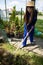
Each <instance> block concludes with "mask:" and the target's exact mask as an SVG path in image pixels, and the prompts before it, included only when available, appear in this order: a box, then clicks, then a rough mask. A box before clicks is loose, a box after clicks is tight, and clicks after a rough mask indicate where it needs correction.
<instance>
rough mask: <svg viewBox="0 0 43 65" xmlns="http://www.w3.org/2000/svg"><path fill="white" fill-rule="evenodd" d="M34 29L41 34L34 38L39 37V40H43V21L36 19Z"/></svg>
mask: <svg viewBox="0 0 43 65" xmlns="http://www.w3.org/2000/svg"><path fill="white" fill-rule="evenodd" d="M35 28H36V29H37V30H38V31H39V32H41V33H42V34H41V35H37V34H36V35H35V36H36V37H40V38H43V20H40V19H38V20H37V22H36V25H35Z"/></svg>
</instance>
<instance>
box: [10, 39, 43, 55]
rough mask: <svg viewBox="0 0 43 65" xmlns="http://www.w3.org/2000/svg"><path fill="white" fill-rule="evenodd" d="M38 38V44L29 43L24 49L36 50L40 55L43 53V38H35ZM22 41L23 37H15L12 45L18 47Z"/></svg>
mask: <svg viewBox="0 0 43 65" xmlns="http://www.w3.org/2000/svg"><path fill="white" fill-rule="evenodd" d="M35 40H36V42H35V43H36V45H34V46H33V45H30V44H28V45H27V46H26V47H24V48H22V49H23V50H26V51H29V52H30V51H31V52H34V53H37V54H39V55H43V39H41V38H35ZM20 42H21V39H15V38H14V40H13V41H11V42H10V44H11V45H13V46H15V47H18V45H19V44H20Z"/></svg>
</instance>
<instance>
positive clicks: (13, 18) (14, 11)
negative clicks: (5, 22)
mask: <svg viewBox="0 0 43 65" xmlns="http://www.w3.org/2000/svg"><path fill="white" fill-rule="evenodd" d="M15 17H16V7H15V6H14V7H13V10H12V13H11V16H10V21H15Z"/></svg>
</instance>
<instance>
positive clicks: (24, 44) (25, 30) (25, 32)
mask: <svg viewBox="0 0 43 65" xmlns="http://www.w3.org/2000/svg"><path fill="white" fill-rule="evenodd" d="M26 34H27V27H26V24H24V35H23V39H24V38H25V36H26ZM26 42H27V39H25V40H24V42H23V46H26Z"/></svg>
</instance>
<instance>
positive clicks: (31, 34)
mask: <svg viewBox="0 0 43 65" xmlns="http://www.w3.org/2000/svg"><path fill="white" fill-rule="evenodd" d="M29 36H30V42H31V44H32V43H33V38H34V29H33V30H32V31H31V33H30V35H29Z"/></svg>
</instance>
